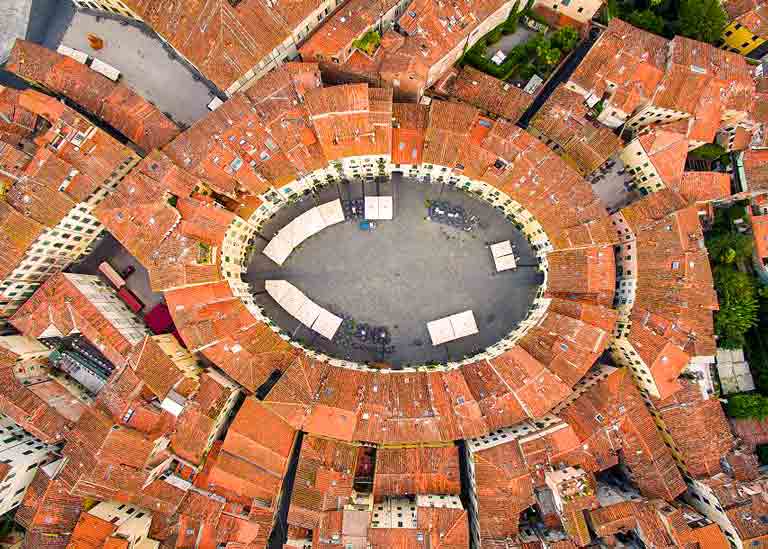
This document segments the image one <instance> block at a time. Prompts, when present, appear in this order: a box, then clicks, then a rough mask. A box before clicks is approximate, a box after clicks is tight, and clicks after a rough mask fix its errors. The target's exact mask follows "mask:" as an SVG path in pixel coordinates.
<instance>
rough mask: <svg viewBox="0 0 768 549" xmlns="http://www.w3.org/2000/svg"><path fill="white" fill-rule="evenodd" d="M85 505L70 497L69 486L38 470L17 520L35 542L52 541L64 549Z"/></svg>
mask: <svg viewBox="0 0 768 549" xmlns="http://www.w3.org/2000/svg"><path fill="white" fill-rule="evenodd" d="M83 505H84V502H83V500H82V499H81V498H80V497H77V496H73V495H70V493H69V491H68V489H67V487H66V485H65V484H64V483H63V482H62V481H60V480H58V479H56V480H51V478H50V477H49V476H48V475H47V474H46V473H45V472H44V471H43V470H42V468H40V469H38V470H37V473H35V476H34V478H33V479H32V482H31V483H30V485H29V487H28V488H27V491H26V493H25V494H24V499H23V500H22V502H21V504H20V505H19V507H18V509H17V510H16V515H15V519H16V522H18V523H19V525H21V526H22V527H23V528H24V529H25V530H26V531H27V535H28V536H32V538H33V539H37V538H38V537H40V538H46V537H51V538H55V539H56V540H57V542H62V544H61V545H60V547H65V546H66V544H67V541H68V539H69V534H70V532H72V530H73V529H74V528H75V525H76V524H77V521H78V517H79V516H80V512H81V511H82V510H83Z"/></svg>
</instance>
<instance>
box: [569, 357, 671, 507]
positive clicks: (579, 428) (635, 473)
mask: <svg viewBox="0 0 768 549" xmlns="http://www.w3.org/2000/svg"><path fill="white" fill-rule="evenodd" d="M558 415H559V416H560V417H561V418H562V419H563V420H564V421H566V422H567V423H568V424H570V425H571V426H572V427H573V429H574V430H575V431H576V433H577V434H578V436H579V437H580V438H581V439H582V440H583V441H584V444H587V445H592V444H594V443H595V442H599V439H600V438H605V439H607V441H608V443H609V445H610V447H611V453H612V454H614V455H616V454H617V453H618V452H621V453H620V456H621V458H622V461H624V462H625V463H626V465H627V466H628V468H629V469H630V470H631V471H632V477H633V480H634V481H635V482H636V483H637V485H638V487H639V488H640V491H641V493H643V494H644V495H645V496H647V497H658V498H663V499H666V500H672V499H674V498H675V497H677V496H678V495H679V494H680V493H682V492H683V491H684V490H685V483H684V482H683V479H682V476H681V475H680V472H679V471H678V469H677V466H676V464H675V461H674V459H673V457H672V454H671V453H670V451H669V449H668V448H667V447H666V446H665V445H664V442H663V440H662V438H661V436H660V435H659V432H658V430H657V428H656V425H655V423H654V421H653V418H652V416H651V414H650V412H649V411H648V409H647V408H646V406H645V404H644V402H643V400H642V398H641V396H640V393H639V391H638V390H637V388H636V387H635V385H634V383H633V382H632V378H631V375H630V374H629V373H628V372H627V371H626V370H625V369H616V370H614V371H612V372H611V373H610V374H608V376H607V377H606V378H605V379H602V380H600V381H598V382H597V383H595V384H594V385H592V386H591V387H589V388H588V389H587V390H586V391H584V392H583V393H581V394H580V395H579V397H578V398H577V399H576V400H574V401H573V402H572V403H570V404H569V405H568V406H567V407H566V408H565V409H564V410H563V411H562V412H560V413H559V414H558ZM614 427H615V428H614ZM601 468H603V467H601Z"/></svg>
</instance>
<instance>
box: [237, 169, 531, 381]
mask: <svg viewBox="0 0 768 549" xmlns="http://www.w3.org/2000/svg"><path fill="white" fill-rule="evenodd" d="M380 185H383V186H386V187H387V191H386V192H390V188H391V193H392V196H393V199H394V219H393V220H389V221H377V222H376V224H375V227H374V228H373V229H372V230H362V229H361V228H360V223H359V220H351V219H347V221H345V222H343V223H340V224H337V225H334V226H331V227H329V228H327V229H324V230H323V231H321V232H320V233H318V234H316V235H315V236H313V237H311V238H310V239H309V240H307V241H306V242H305V243H303V244H302V245H301V246H300V247H299V248H298V249H296V250H294V251H293V253H292V254H291V255H290V257H289V258H288V260H287V261H286V262H285V263H284V264H283V265H282V266H278V265H276V264H275V263H273V262H272V261H271V260H270V259H268V258H267V257H266V256H265V255H263V254H262V253H260V252H261V250H263V249H264V247H265V246H266V243H267V240H269V239H270V238H271V237H272V236H274V235H275V234H276V232H277V231H278V230H279V229H280V228H282V227H283V226H285V225H286V224H287V223H288V222H290V221H291V220H292V219H293V218H295V217H296V216H298V215H300V214H301V213H303V212H305V211H307V210H309V209H311V208H313V207H314V206H316V205H318V204H323V203H326V202H329V201H332V200H335V199H337V198H341V199H342V201H345V200H348V199H354V198H356V197H360V196H363V194H365V195H371V194H374V193H376V192H381V194H385V193H384V192H382V189H381V187H379V188H378V189H375V188H373V186H372V185H371V184H363V183H362V182H360V181H353V182H350V183H349V184H339V185H331V186H330V187H327V188H325V189H323V190H322V191H321V192H320V193H318V194H316V195H310V196H308V197H306V198H304V199H303V200H301V201H299V202H296V203H294V204H292V205H291V206H289V207H286V208H283V209H281V210H280V211H279V212H278V213H277V215H276V216H275V217H274V218H273V219H272V220H271V221H270V222H269V223H268V225H267V226H266V227H265V229H264V230H263V231H262V235H263V237H264V239H261V238H257V239H256V240H255V243H254V246H255V251H254V253H253V257H252V260H251V263H250V265H249V269H248V272H247V274H246V275H245V277H246V280H247V282H249V283H250V284H251V286H252V288H253V291H254V294H255V299H256V301H257V303H259V305H260V306H261V307H263V309H264V311H265V313H266V314H267V315H268V316H269V317H270V318H271V319H272V320H273V321H274V322H275V323H277V324H278V325H279V326H280V327H281V328H282V329H283V330H285V331H287V332H288V333H290V334H291V335H292V337H293V338H295V339H297V340H300V341H302V342H303V343H304V344H306V345H307V346H308V347H310V348H314V349H317V350H319V351H322V352H324V353H327V354H329V355H331V356H335V357H337V358H343V359H347V360H354V361H357V362H371V363H374V362H386V363H388V364H390V365H392V366H393V367H395V368H397V367H403V366H406V365H415V364H425V363H441V362H446V361H453V360H462V359H463V358H465V357H466V356H471V355H473V354H475V353H477V352H479V351H482V350H483V349H485V348H486V347H488V346H490V345H492V344H494V343H496V342H497V341H499V340H500V339H502V338H503V337H504V336H506V335H507V334H508V333H509V332H510V331H512V330H513V329H514V328H515V327H516V326H517V325H518V324H519V322H520V321H521V320H523V319H524V318H525V317H526V315H527V314H528V309H529V307H530V305H531V302H532V301H533V299H534V297H535V295H536V292H537V291H538V288H539V285H540V284H541V282H542V280H543V275H542V274H541V273H540V272H539V270H538V266H537V262H536V259H535V256H534V254H533V251H532V250H531V248H530V246H529V244H528V242H527V240H526V239H525V237H524V236H523V234H522V233H521V232H520V231H518V230H517V229H516V228H515V226H514V225H512V224H511V223H510V222H509V221H508V220H507V219H506V218H505V216H504V215H503V214H502V213H501V212H499V211H498V210H496V209H494V208H492V207H491V206H490V205H488V204H486V203H484V202H482V201H480V200H479V199H477V198H475V197H473V196H472V195H469V194H467V193H465V192H462V191H460V190H457V189H455V188H453V187H450V186H447V185H445V186H442V185H429V184H422V183H418V182H416V181H414V180H410V179H407V178H402V177H399V176H398V175H397V174H396V175H395V176H393V179H392V180H391V182H388V181H387V182H384V183H381V184H380ZM434 201H440V203H442V204H446V203H447V204H450V205H452V206H454V207H457V208H463V210H464V211H465V212H467V215H468V216H469V217H471V218H473V219H475V218H476V220H477V224H476V225H474V226H473V228H472V230H469V231H467V230H464V229H462V228H457V227H453V226H450V225H446V224H443V223H438V222H435V221H432V220H430V219H428V218H427V214H428V204H430V203H434ZM504 240H510V241H511V242H512V244H513V246H514V247H515V255H517V256H518V257H519V262H518V267H517V269H515V270H510V271H504V272H500V273H497V272H496V269H495V267H494V263H493V259H492V256H491V252H490V250H489V249H488V245H489V244H492V243H495V242H499V241H504ZM268 279H284V280H287V281H289V282H291V283H292V284H294V285H295V286H296V287H297V288H299V289H300V290H301V291H302V292H304V293H305V294H306V295H307V296H308V297H309V298H311V299H312V300H314V301H315V302H316V303H318V304H319V305H320V306H322V307H325V308H326V309H328V310H329V311H331V312H332V313H334V314H336V315H338V316H340V317H342V318H344V319H345V322H344V324H342V327H341V328H340V329H339V331H338V332H337V334H336V336H335V337H334V338H333V340H331V341H329V340H327V339H325V338H323V337H321V336H320V335H318V334H316V333H315V332H313V331H312V330H310V329H308V328H306V327H304V326H303V325H302V324H301V323H299V321H298V320H296V319H295V318H293V317H292V316H291V315H290V314H288V313H287V312H286V311H284V310H283V309H282V308H281V307H280V306H279V305H278V304H277V303H276V302H275V301H274V300H273V299H272V298H271V297H270V296H269V295H268V294H267V293H265V292H264V281H265V280H268ZM467 309H471V310H472V311H473V312H474V315H475V318H476V321H477V326H478V329H479V333H478V334H475V335H472V336H469V337H465V338H462V339H457V340H454V341H451V342H449V343H446V344H444V345H440V346H438V347H433V346H432V342H431V340H430V336H429V333H428V331H427V326H426V324H427V322H429V321H432V320H435V319H438V318H442V317H445V316H447V315H451V314H454V313H458V312H461V311H465V310H467ZM360 326H364V327H367V329H368V330H369V331H371V332H373V333H378V332H381V331H383V332H385V333H386V334H387V336H388V341H386V342H375V343H374V342H370V341H368V342H364V341H361V340H360V339H359V338H357V337H355V332H357V331H359V328H360Z"/></svg>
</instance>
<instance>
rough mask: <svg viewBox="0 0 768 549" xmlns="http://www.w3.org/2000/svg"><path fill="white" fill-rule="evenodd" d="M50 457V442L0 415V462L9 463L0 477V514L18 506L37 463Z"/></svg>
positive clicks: (51, 455) (50, 458)
mask: <svg viewBox="0 0 768 549" xmlns="http://www.w3.org/2000/svg"><path fill="white" fill-rule="evenodd" d="M53 459H54V454H53V447H52V446H49V445H47V444H45V443H43V442H41V441H39V440H38V439H36V438H35V437H33V436H32V435H30V434H29V433H27V432H26V431H25V430H24V429H22V428H21V427H19V426H18V425H16V423H14V422H13V421H11V420H10V419H9V418H7V417H6V416H2V415H0V462H1V463H6V464H8V465H9V466H10V470H9V471H8V473H7V474H6V475H5V477H4V478H3V479H2V481H0V514H4V513H7V512H8V511H10V510H12V509H15V508H16V507H18V506H19V504H20V503H21V500H22V499H23V498H24V493H25V492H26V490H27V487H28V486H29V484H30V483H31V482H32V479H33V478H34V477H35V473H36V472H37V469H38V467H40V466H41V465H46V464H48V463H50V462H51V461H53Z"/></svg>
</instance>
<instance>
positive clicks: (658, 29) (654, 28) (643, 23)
mask: <svg viewBox="0 0 768 549" xmlns="http://www.w3.org/2000/svg"><path fill="white" fill-rule="evenodd" d="M627 21H628V22H630V23H632V24H633V25H634V26H636V27H638V28H641V29H645V30H647V31H648V32H652V33H655V34H662V33H663V32H664V19H663V18H662V17H661V16H659V15H656V14H655V13H653V12H652V11H651V10H643V11H638V10H635V11H633V12H632V13H630V14H629V16H628V17H627Z"/></svg>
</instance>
